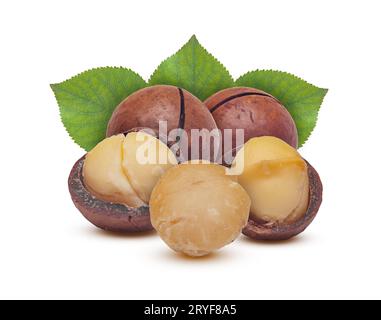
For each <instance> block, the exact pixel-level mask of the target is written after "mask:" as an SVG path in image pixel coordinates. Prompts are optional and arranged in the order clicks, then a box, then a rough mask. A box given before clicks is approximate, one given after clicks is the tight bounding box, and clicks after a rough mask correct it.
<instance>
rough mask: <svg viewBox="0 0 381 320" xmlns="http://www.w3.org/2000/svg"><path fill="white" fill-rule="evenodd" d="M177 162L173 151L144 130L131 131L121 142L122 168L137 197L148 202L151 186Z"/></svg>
mask: <svg viewBox="0 0 381 320" xmlns="http://www.w3.org/2000/svg"><path fill="white" fill-rule="evenodd" d="M175 164H177V160H176V157H175V155H174V154H173V152H172V151H171V150H170V149H169V148H168V147H167V146H166V145H165V144H164V143H163V142H161V141H160V140H159V139H156V138H155V137H153V136H151V135H149V134H146V133H144V132H131V133H129V134H128V135H127V136H126V138H125V139H124V142H123V170H124V172H125V174H126V175H127V177H128V179H129V181H130V183H131V185H132V187H133V188H134V190H136V192H137V194H138V195H139V197H140V198H141V199H142V200H143V201H144V202H146V203H148V202H149V199H150V196H151V192H152V189H153V187H154V186H155V184H156V182H157V181H158V180H159V178H160V177H161V176H162V175H163V174H164V172H165V171H167V170H168V169H169V168H170V167H172V166H173V165H175Z"/></svg>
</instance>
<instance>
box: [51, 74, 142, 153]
mask: <svg viewBox="0 0 381 320" xmlns="http://www.w3.org/2000/svg"><path fill="white" fill-rule="evenodd" d="M106 69H123V70H127V71H131V72H132V73H134V74H135V75H136V76H138V77H140V78H141V79H142V80H143V81H144V83H145V84H147V85H148V83H147V81H146V80H144V79H143V77H142V76H141V75H140V74H139V73H137V72H135V71H134V70H132V69H130V68H126V67H122V66H120V67H115V66H114V67H111V66H106V67H97V68H91V69H87V70H85V71H82V72H80V73H78V74H76V75H74V76H72V77H70V78H68V79H66V80H64V81H62V82H57V83H51V84H50V85H49V86H50V88H51V89H52V91H53V94H54V98H55V99H56V102H57V104H58V109H59V116H60V120H61V123H62V124H63V125H64V128H65V131H66V132H67V134H68V135H69V137H70V138H71V140H73V141H74V142H75V143H76V144H77V145H78V146H80V147H81V148H82V149H83V150H85V151H89V150H87V149H86V148H85V147H83V146H82V145H81V144H80V143H79V141H78V140H77V139H75V138H74V137H73V136H72V134H71V133H70V132H69V129H68V127H67V126H66V124H65V122H64V121H63V115H62V113H63V110H62V108H63V107H62V106H61V104H60V103H59V101H58V98H57V94H56V89H55V88H57V86H59V85H62V84H64V83H67V82H70V81H72V80H74V79H76V78H79V77H80V76H82V75H83V74H85V73H88V72H91V71H96V70H106Z"/></svg>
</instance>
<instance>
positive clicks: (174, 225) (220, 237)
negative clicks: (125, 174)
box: [150, 162, 250, 256]
mask: <svg viewBox="0 0 381 320" xmlns="http://www.w3.org/2000/svg"><path fill="white" fill-rule="evenodd" d="M249 209H250V198H249V196H248V195H247V193H246V192H245V190H244V189H243V188H242V187H241V186H240V185H239V184H238V183H237V181H236V178H235V177H233V176H228V175H226V172H225V168H224V167H222V166H220V165H217V164H211V163H188V162H187V163H184V164H181V165H178V166H176V167H173V168H171V169H169V170H168V171H167V172H166V173H165V174H164V175H163V176H162V177H161V179H160V180H159V182H158V183H157V185H156V186H155V188H154V190H153V192H152V196H151V200H150V211H151V222H152V225H153V226H154V228H155V229H156V230H157V232H158V233H159V235H160V237H161V238H162V239H163V240H164V241H165V242H166V243H167V245H168V246H169V247H170V248H172V249H173V250H175V251H177V252H182V253H185V254H187V255H190V256H203V255H206V254H208V253H210V252H212V251H214V250H217V249H219V248H221V247H223V246H225V245H227V244H229V243H230V242H232V241H233V240H234V239H235V238H236V237H237V236H238V235H239V234H240V232H241V229H242V228H243V227H244V226H245V225H246V223H247V220H248V217H249Z"/></svg>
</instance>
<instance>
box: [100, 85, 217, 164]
mask: <svg viewBox="0 0 381 320" xmlns="http://www.w3.org/2000/svg"><path fill="white" fill-rule="evenodd" d="M160 121H166V126H167V132H168V133H170V132H171V131H172V130H174V129H183V130H185V131H186V133H187V137H188V140H187V141H186V142H185V143H184V144H181V143H180V147H179V149H180V150H181V152H180V154H186V157H184V156H183V157H181V156H180V155H179V158H180V159H183V158H185V159H186V160H188V159H198V158H200V157H202V155H203V154H206V155H207V154H208V153H209V151H210V148H211V147H210V145H204V144H203V143H201V144H199V148H198V152H199V155H197V154H193V155H192V152H191V151H192V149H191V146H192V144H193V141H195V142H196V139H193V140H192V138H191V137H192V135H191V129H200V130H201V129H207V130H209V131H212V130H213V129H217V126H216V123H215V121H214V119H213V116H212V115H211V113H210V112H209V110H208V108H206V106H205V105H204V104H203V103H202V102H201V101H200V100H199V99H198V98H196V97H195V96H193V95H192V94H191V93H189V92H188V91H186V90H184V89H181V88H177V87H174V86H170V85H155V86H152V87H147V88H143V89H140V90H138V91H136V92H134V93H133V94H131V95H130V96H128V97H127V98H126V99H125V100H124V101H122V102H121V103H120V104H119V105H118V106H117V107H116V109H115V110H114V112H113V114H112V116H111V119H110V121H109V123H108V127H107V134H106V135H107V136H108V137H109V136H112V135H115V134H118V133H123V132H126V131H129V130H131V129H132V128H134V127H147V128H151V129H153V130H155V131H157V132H159V131H160V130H159V122H160ZM178 138H180V136H179V137H178ZM173 140H174V141H172V142H171V141H170V142H169V146H170V147H171V146H172V145H171V143H172V144H174V143H175V142H176V141H178V140H175V139H173ZM198 140H199V139H198V137H197V143H198ZM219 144H220V142H219V141H218V146H219ZM213 150H214V149H213ZM213 150H212V151H211V152H212V156H213V154H214V153H213V152H214V151H213ZM205 151H206V152H205ZM216 151H218V150H216ZM204 159H205V157H204ZM206 160H209V159H206Z"/></svg>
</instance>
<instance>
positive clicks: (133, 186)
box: [82, 132, 176, 208]
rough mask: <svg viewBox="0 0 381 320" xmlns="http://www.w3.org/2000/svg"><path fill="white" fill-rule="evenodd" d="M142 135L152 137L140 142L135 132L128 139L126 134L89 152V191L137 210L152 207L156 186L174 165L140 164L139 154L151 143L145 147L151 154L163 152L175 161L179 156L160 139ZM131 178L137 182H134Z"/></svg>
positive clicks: (86, 164)
mask: <svg viewBox="0 0 381 320" xmlns="http://www.w3.org/2000/svg"><path fill="white" fill-rule="evenodd" d="M139 135H140V133H139ZM142 135H143V138H144V137H146V136H148V138H144V139H143V142H141V139H136V137H137V133H135V132H133V133H129V134H128V135H127V136H126V137H125V136H124V135H123V134H119V135H116V136H112V137H109V138H106V139H104V140H103V141H101V142H100V143H98V145H96V146H95V147H94V149H92V150H91V151H90V152H88V153H87V155H86V158H85V161H84V165H83V172H82V174H83V180H84V184H85V186H86V188H87V189H88V190H89V191H90V193H91V194H93V195H94V196H95V197H96V198H98V199H101V200H104V201H108V202H113V203H120V204H124V205H127V206H129V207H135V208H136V207H140V206H143V205H147V204H148V201H149V196H150V193H151V190H152V188H153V185H154V184H155V183H156V182H157V180H158V179H159V178H160V176H161V175H162V174H163V173H164V172H165V171H166V170H167V169H168V168H169V167H170V166H172V165H173V164H168V163H164V164H158V163H156V162H155V161H153V163H152V164H149V165H146V164H142V165H140V164H139V161H138V160H139V159H138V160H137V153H139V152H140V151H141V149H140V147H142V143H144V141H149V143H148V144H147V145H146V146H143V148H142V149H144V150H145V151H146V152H147V154H148V155H151V154H156V153H157V152H159V153H160V155H162V154H165V155H167V157H169V158H171V160H173V159H175V157H174V155H173V154H172V152H171V151H170V149H169V148H168V147H167V146H165V145H164V144H163V143H162V142H160V141H159V140H158V139H156V138H155V137H153V136H149V135H148V134H145V133H142ZM145 147H146V148H145ZM156 148H157V149H156ZM169 153H170V154H171V155H172V156H170V155H169ZM167 160H168V158H167ZM175 161H176V159H175ZM163 162H165V161H164V160H163ZM127 172H128V174H126V173H127ZM143 173H144V175H143ZM130 177H132V178H133V179H134V180H133V181H132V180H130ZM136 177H137V178H136ZM137 182H138V183H137Z"/></svg>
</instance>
